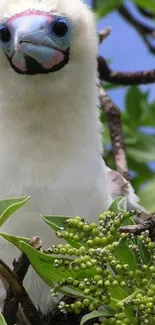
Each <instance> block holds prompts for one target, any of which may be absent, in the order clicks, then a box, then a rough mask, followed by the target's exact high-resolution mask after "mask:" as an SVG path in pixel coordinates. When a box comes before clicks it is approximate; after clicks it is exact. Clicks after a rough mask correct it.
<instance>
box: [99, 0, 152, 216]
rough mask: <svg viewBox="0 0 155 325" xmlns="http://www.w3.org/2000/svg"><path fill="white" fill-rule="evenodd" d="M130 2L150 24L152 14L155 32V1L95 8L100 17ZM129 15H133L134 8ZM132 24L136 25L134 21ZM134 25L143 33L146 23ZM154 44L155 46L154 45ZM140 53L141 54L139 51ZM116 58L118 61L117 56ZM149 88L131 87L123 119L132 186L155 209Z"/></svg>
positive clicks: (110, 2)
mask: <svg viewBox="0 0 155 325" xmlns="http://www.w3.org/2000/svg"><path fill="white" fill-rule="evenodd" d="M130 2H131V3H132V4H133V3H134V5H135V9H136V10H138V11H139V12H141V13H142V18H143V21H144V19H145V18H146V25H147V26H150V25H148V17H149V18H152V21H151V26H152V31H153V19H154V17H155V16H154V15H155V2H154V0H134V1H128V2H126V1H123V0H104V1H103V0H97V1H93V8H94V10H95V12H96V13H97V15H98V17H99V19H100V18H104V17H105V16H106V15H108V14H109V13H111V12H112V11H119V13H120V12H122V11H121V10H122V8H126V7H125V6H126V4H129V3H130ZM129 14H131V15H133V13H132V10H131V12H129ZM124 18H125V17H124ZM134 18H135V17H134ZM120 19H121V18H120ZM135 19H136V18H135ZM128 22H129V21H128ZM130 23H131V24H132V22H130ZM138 23H139V22H138ZM149 23H150V20H149ZM139 24H140V23H139ZM132 25H133V28H134V30H135V33H137V32H138V33H139V32H140V28H143V25H141V27H137V25H136V24H135V23H133V24H132ZM103 26H104V20H103ZM139 26H140V25H139ZM150 33H151V31H150ZM141 36H142V38H144V37H145V36H146V35H145V30H144V31H143V34H141ZM150 37H151V35H150ZM120 38H121V35H120ZM129 41H130V40H129ZM146 46H147V47H148V50H150V43H148V44H147V43H146ZM151 46H152V48H153V45H152V44H151ZM152 53H153V51H152ZM139 55H141V54H140V53H139ZM113 60H115V57H114V56H113ZM126 70H127V69H126ZM103 87H104V88H105V89H106V90H107V91H108V90H109V89H110V90H111V89H115V90H116V91H117V88H119V87H123V86H119V85H112V84H110V83H107V82H104V81H103ZM147 89H148V90H147V91H146V90H142V89H141V87H140V86H139V85H137V86H130V87H127V89H126V95H125V98H124V110H123V112H122V113H121V119H122V128H123V132H124V137H125V145H126V156H127V162H128V166H129V170H130V172H131V176H132V179H131V182H132V185H133V187H134V189H135V191H136V192H137V194H138V195H139V196H140V198H141V203H142V205H144V206H145V208H147V209H148V210H149V211H151V212H153V211H155V200H154V190H155V175H154V171H153V169H152V162H154V161H155V101H150V96H149V94H150V91H149V87H147ZM101 119H102V121H103V122H104V128H105V130H104V132H103V143H104V144H105V149H106V150H105V160H106V162H107V164H108V165H109V166H110V167H111V168H114V169H115V165H114V159H113V153H112V150H111V141H110V137H109V130H108V126H107V125H106V118H105V116H104V114H103V113H102V116H101Z"/></svg>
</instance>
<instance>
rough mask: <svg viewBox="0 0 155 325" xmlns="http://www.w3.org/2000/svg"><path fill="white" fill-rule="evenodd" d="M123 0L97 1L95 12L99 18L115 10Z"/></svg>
mask: <svg viewBox="0 0 155 325" xmlns="http://www.w3.org/2000/svg"><path fill="white" fill-rule="evenodd" d="M122 2H123V0H108V1H102V0H98V1H97V6H96V7H95V12H96V13H97V15H98V16H99V17H103V16H105V15H107V14H108V13H109V12H110V11H113V10H115V9H117V8H118V7H119V6H120V4H121V3H122Z"/></svg>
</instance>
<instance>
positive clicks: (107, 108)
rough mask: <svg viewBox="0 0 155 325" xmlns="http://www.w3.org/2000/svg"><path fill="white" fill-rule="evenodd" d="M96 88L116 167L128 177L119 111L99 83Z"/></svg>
mask: <svg viewBox="0 0 155 325" xmlns="http://www.w3.org/2000/svg"><path fill="white" fill-rule="evenodd" d="M98 89H99V98H100V103H101V107H102V108H103V110H104V112H105V114H106V116H107V120H108V126H109V132H110V137H111V142H112V147H113V155H114V159H115V164H116V169H117V171H118V172H119V173H120V174H121V175H122V176H123V177H125V178H126V179H129V171H128V166H127V161H126V155H125V144H124V136H123V132H122V126H121V115H120V111H119V109H118V107H117V106H116V104H115V103H114V102H113V101H112V100H111V99H110V97H109V96H108V95H107V93H106V92H105V91H104V89H103V88H102V87H101V84H100V83H99V85H98Z"/></svg>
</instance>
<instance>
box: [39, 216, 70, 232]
mask: <svg viewBox="0 0 155 325" xmlns="http://www.w3.org/2000/svg"><path fill="white" fill-rule="evenodd" d="M42 218H43V220H44V221H45V222H46V223H47V224H48V225H49V226H50V227H51V228H52V229H53V230H54V231H57V230H61V229H62V228H64V229H66V228H67V225H66V224H65V221H66V220H67V219H70V217H65V216H44V215H43V216H42Z"/></svg>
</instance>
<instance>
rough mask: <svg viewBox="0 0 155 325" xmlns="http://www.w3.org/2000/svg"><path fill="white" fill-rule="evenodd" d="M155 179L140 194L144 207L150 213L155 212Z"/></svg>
mask: <svg viewBox="0 0 155 325" xmlns="http://www.w3.org/2000/svg"><path fill="white" fill-rule="evenodd" d="M154 193H155V177H154V178H153V179H152V181H151V182H149V183H148V185H146V187H145V189H143V190H141V191H140V192H139V193H138V194H139V196H140V198H141V203H142V205H143V206H144V207H145V208H146V209H147V210H148V211H150V212H154V211H155V194H154Z"/></svg>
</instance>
